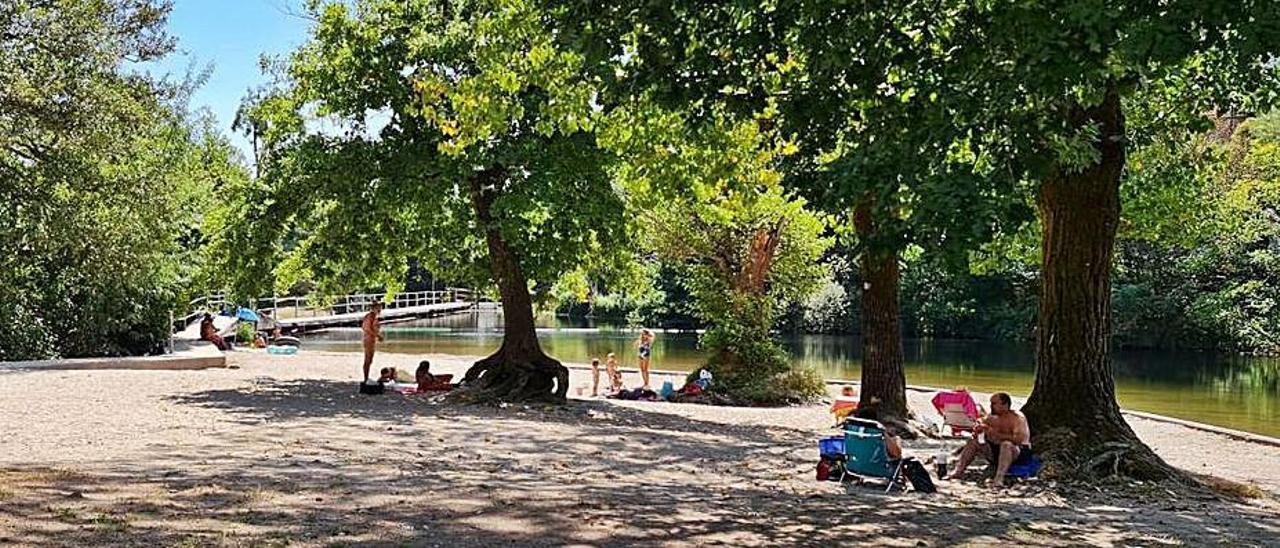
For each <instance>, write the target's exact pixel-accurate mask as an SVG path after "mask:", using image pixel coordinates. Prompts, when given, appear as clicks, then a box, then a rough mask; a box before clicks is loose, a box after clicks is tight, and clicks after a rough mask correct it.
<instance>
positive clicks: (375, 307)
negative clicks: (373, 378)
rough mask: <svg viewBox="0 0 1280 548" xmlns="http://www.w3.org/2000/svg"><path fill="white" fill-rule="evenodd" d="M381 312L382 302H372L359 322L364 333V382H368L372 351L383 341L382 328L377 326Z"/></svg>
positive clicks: (371, 364)
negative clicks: (367, 311)
mask: <svg viewBox="0 0 1280 548" xmlns="http://www.w3.org/2000/svg"><path fill="white" fill-rule="evenodd" d="M380 312H382V301H374V303H373V304H372V305H369V313H368V314H365V315H364V319H363V320H360V330H361V331H364V380H365V382H369V368H370V367H372V366H373V350H374V347H376V346H377V344H378V341H381V340H382V339H383V335H382V328H381V327H380V326H378V314H379V313H380Z"/></svg>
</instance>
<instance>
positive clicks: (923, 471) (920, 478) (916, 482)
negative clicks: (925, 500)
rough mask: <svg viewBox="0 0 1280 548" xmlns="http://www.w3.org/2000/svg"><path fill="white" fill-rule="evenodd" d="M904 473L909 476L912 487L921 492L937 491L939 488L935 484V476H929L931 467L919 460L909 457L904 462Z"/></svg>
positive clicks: (908, 479)
mask: <svg viewBox="0 0 1280 548" xmlns="http://www.w3.org/2000/svg"><path fill="white" fill-rule="evenodd" d="M902 475H904V476H906V477H907V481H910V482H911V488H913V489H915V490H916V491H919V492H921V493H936V492H938V488H936V487H934V486H933V478H931V477H929V469H928V468H925V466H924V464H921V463H920V461H919V460H916V459H914V458H908V459H906V460H904V461H903V462H902Z"/></svg>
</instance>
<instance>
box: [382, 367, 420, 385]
mask: <svg viewBox="0 0 1280 548" xmlns="http://www.w3.org/2000/svg"><path fill="white" fill-rule="evenodd" d="M378 382H379V383H386V382H398V383H403V384H413V383H415V382H417V380H416V379H414V378H413V377H412V376H410V375H409V372H408V371H404V370H402V369H396V368H394V367H383V368H382V369H381V370H380V371H378Z"/></svg>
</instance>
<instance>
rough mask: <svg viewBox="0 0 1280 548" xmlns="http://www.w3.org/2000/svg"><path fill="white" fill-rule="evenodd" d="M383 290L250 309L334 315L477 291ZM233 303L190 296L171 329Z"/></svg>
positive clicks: (283, 316)
mask: <svg viewBox="0 0 1280 548" xmlns="http://www.w3.org/2000/svg"><path fill="white" fill-rule="evenodd" d="M386 296H387V294H386V293H353V294H350V295H304V296H299V297H263V298H259V299H253V301H252V304H253V308H254V309H255V310H257V311H258V312H263V313H266V314H268V315H270V316H271V317H272V318H274V319H277V320H288V319H292V318H314V317H318V316H333V315H337V314H350V313H357V312H360V313H363V312H366V311H368V310H369V306H370V305H372V304H373V303H374V302H375V301H379V302H383V301H385V302H384V307H385V308H387V309H395V308H408V307H413V306H426V305H432V304H441V303H453V302H477V299H478V298H479V293H477V292H475V291H473V290H471V289H467V288H461V287H451V288H447V289H443V290H431V291H409V292H404V293H397V294H395V296H393V297H392V299H391V300H390V301H386ZM237 304H244V303H233V302H231V301H229V300H227V297H226V295H225V294H222V293H215V294H210V295H205V296H202V297H198V298H196V299H193V300H192V301H191V302H190V303H188V304H187V308H186V312H185V314H184V315H183V316H181V317H173V321H172V324H173V329H174V331H181V330H182V329H185V328H186V327H187V326H188V325H190V324H191V322H194V321H196V320H198V319H200V316H201V315H203V314H204V313H205V312H206V311H211V312H213V313H215V314H217V313H218V311H219V310H221V309H222V308H224V307H227V306H236V305H237Z"/></svg>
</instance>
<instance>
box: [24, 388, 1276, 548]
mask: <svg viewBox="0 0 1280 548" xmlns="http://www.w3.org/2000/svg"><path fill="white" fill-rule="evenodd" d="M170 400H171V401H172V402H173V403H175V404H176V405H177V406H179V407H183V406H199V407H204V408H208V409H216V410H219V411H222V412H224V413H225V414H226V418H227V419H228V420H229V421H230V422H231V424H232V425H233V426H232V427H231V428H228V429H227V430H226V431H224V432H222V433H219V434H216V435H212V436H209V437H208V438H207V439H205V440H204V441H203V443H201V444H200V445H198V446H184V447H157V448H156V449H155V451H154V453H153V454H152V455H149V458H147V459H145V460H138V461H132V462H127V463H123V462H122V463H111V465H110V466H108V467H107V469H106V470H105V471H101V472H97V471H95V472H93V473H91V474H85V475H77V474H69V475H63V476H59V475H57V474H51V473H49V472H48V471H41V470H39V469H35V468H32V469H28V470H23V471H19V472H21V473H23V474H27V476H30V477H31V478H37V477H39V476H40V475H41V474H45V476H47V477H43V478H42V479H29V480H12V481H8V482H7V483H8V486H4V485H0V487H4V488H5V489H7V490H8V492H10V493H12V494H11V495H10V496H9V498H8V500H6V501H5V504H4V505H3V510H0V516H3V517H4V518H5V519H4V520H3V522H0V523H8V525H6V528H7V529H0V532H3V535H4V536H5V537H6V538H4V539H0V540H8V541H10V542H30V543H37V544H80V545H89V544H102V543H109V544H116V543H127V544H136V545H148V544H151V545H155V544H161V545H172V544H181V543H187V544H194V545H199V544H205V543H208V544H217V543H221V542H232V543H245V544H272V543H285V542H297V543H303V544H314V545H356V544H359V545H406V544H407V545H423V546H494V545H521V546H526V545H564V544H587V545H597V546H606V545H609V546H612V545H618V546H622V545H637V544H638V545H665V544H671V543H675V544H730V545H815V546H816V545H822V546H827V545H832V544H833V543H841V542H859V543H875V544H896V545H907V546H913V545H920V543H922V544H923V545H956V544H973V545H985V544H990V543H996V542H1012V543H1015V544H1019V545H1046V546H1048V545H1070V544H1082V543H1091V542H1103V537H1100V536H1094V535H1099V534H1105V533H1108V532H1110V533H1114V534H1119V535H1122V536H1121V538H1122V539H1123V543H1125V544H1131V545H1133V544H1138V545H1141V544H1159V543H1162V542H1166V541H1171V540H1176V541H1181V542H1186V543H1190V544H1193V545H1194V544H1199V543H1202V542H1222V541H1229V542H1232V543H1234V544H1242V545H1265V544H1267V543H1269V542H1271V541H1270V540H1267V539H1274V538H1277V537H1276V535H1277V533H1278V532H1280V524H1278V523H1277V518H1276V516H1275V515H1274V514H1272V513H1268V512H1267V511H1264V510H1263V509H1259V508H1253V507H1249V506H1243V505H1229V504H1222V503H1204V502H1200V503H1194V502H1185V503H1176V504H1182V505H1183V506H1184V507H1183V508H1180V509H1167V507H1168V505H1169V504H1174V503H1169V502H1167V501H1166V502H1160V501H1150V502H1142V503H1139V502H1134V503H1132V504H1129V505H1126V506H1124V507H1121V506H1117V505H1112V506H1104V505H1100V504H1091V503H1089V502H1087V501H1070V503H1065V502H1064V501H1057V502H1054V501H1049V502H1046V499H1045V498H1044V497H1028V499H1027V500H1024V501H1018V500H1006V501H1004V502H1003V503H999V504H997V499H995V498H994V497H993V496H990V495H988V494H986V493H983V492H980V491H977V490H974V489H969V490H953V491H952V492H951V493H947V492H945V491H946V490H947V488H946V487H944V493H940V494H938V495H934V496H926V495H920V494H916V493H906V494H900V493H894V494H884V493H881V492H880V490H879V489H875V488H862V487H853V488H852V489H851V490H850V491H849V492H845V491H844V490H843V489H841V487H839V486H837V485H833V484H818V483H814V482H813V481H812V464H813V462H812V461H813V456H814V455H813V453H814V451H813V448H812V446H813V438H814V434H813V433H812V432H809V431H803V430H797V429H791V428H782V427H776V426H762V425H757V424H730V423H722V422H714V421H709V420H698V419H691V418H687V417H682V416H679V415H674V414H670V413H666V412H661V410H662V409H663V408H662V407H660V406H661V405H665V404H654V405H653V406H638V407H625V406H618V405H614V404H612V403H609V402H603V401H587V402H576V401H575V402H571V403H570V404H568V405H564V406H549V407H544V406H536V407H525V406H508V407H497V406H465V407H456V406H450V405H443V404H433V403H431V402H428V401H426V400H425V399H423V398H419V397H406V396H400V395H396V394H387V395H383V396H375V397H369V396H360V395H358V394H356V393H355V386H354V385H353V384H351V383H338V382H332V381H323V380H304V381H284V382H277V381H272V380H259V381H257V382H255V383H254V385H253V386H251V387H247V388H243V389H235V390H210V391H205V392H199V393H195V394H190V395H184V396H175V397H171V398H170ZM14 473H18V472H14ZM0 477H3V476H0ZM23 481H26V482H27V483H24V482H23ZM68 492H70V493H76V492H83V493H84V498H83V499H66V498H65V497H64V495H62V493H68ZM1161 505H1164V506H1161ZM65 508H76V509H77V510H75V513H76V516H79V517H69V516H68V513H67V511H66V510H65ZM60 512H61V513H60ZM104 515H105V516H108V518H107V519H102V516H104ZM110 516H123V517H121V518H119V519H123V520H125V523H126V525H125V526H123V528H122V527H121V526H119V525H118V524H117V522H115V521H112V518H110ZM193 517H196V518H199V519H192V518H193ZM77 520H78V521H77ZM95 520H96V521H95ZM50 523H55V524H57V525H59V526H60V528H59V527H54V526H51V525H50ZM112 524H116V525H112Z"/></svg>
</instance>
